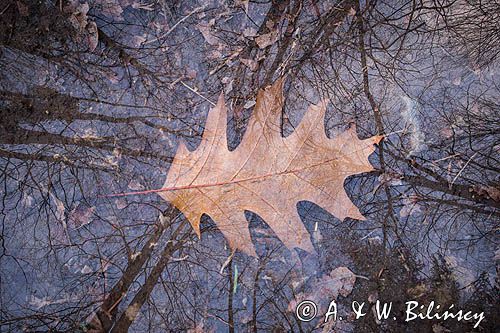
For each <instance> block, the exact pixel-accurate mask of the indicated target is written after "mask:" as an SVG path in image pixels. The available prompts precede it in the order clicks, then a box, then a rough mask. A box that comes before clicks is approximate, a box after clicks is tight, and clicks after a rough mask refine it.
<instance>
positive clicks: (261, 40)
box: [255, 30, 279, 49]
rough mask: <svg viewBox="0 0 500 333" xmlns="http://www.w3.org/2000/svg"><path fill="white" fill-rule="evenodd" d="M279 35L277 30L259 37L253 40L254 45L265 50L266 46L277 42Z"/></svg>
mask: <svg viewBox="0 0 500 333" xmlns="http://www.w3.org/2000/svg"><path fill="white" fill-rule="evenodd" d="M278 37H279V34H278V30H274V31H271V32H269V33H267V34H263V35H260V36H258V37H256V38H255V43H257V45H258V46H259V48H260V49H265V48H266V47H268V46H271V45H273V44H274V43H276V41H277V40H278Z"/></svg>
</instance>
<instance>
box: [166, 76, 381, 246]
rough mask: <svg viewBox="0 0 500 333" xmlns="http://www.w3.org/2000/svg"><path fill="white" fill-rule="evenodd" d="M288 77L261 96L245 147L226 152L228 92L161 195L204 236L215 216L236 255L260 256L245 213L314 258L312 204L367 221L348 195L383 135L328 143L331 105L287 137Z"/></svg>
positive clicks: (348, 134) (350, 134) (347, 135)
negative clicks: (303, 214) (309, 225)
mask: <svg viewBox="0 0 500 333" xmlns="http://www.w3.org/2000/svg"><path fill="white" fill-rule="evenodd" d="M282 90H283V79H280V80H278V81H277V82H276V83H275V84H273V85H272V86H270V87H268V88H266V89H263V90H260V91H259V93H258V95H257V99H256V105H255V108H254V110H253V114H252V117H251V119H250V120H249V123H248V128H247V130H246V133H245V135H244V137H243V139H242V141H241V143H240V145H239V146H238V147H237V148H236V149H235V150H234V151H229V149H228V146H227V137H226V128H227V109H226V106H225V103H224V96H223V95H222V94H221V96H220V97H219V101H218V103H217V105H216V106H215V107H214V108H213V109H212V110H211V111H210V112H209V114H208V118H207V122H206V125H205V131H204V133H203V137H202V141H201V143H200V145H199V147H198V148H197V149H196V150H195V151H189V150H188V149H187V148H186V145H185V144H184V143H181V144H180V145H179V148H178V150H177V153H176V156H175V158H174V161H173V163H172V165H171V167H170V171H169V173H168V176H167V179H166V181H165V185H164V187H163V188H162V189H161V192H159V195H160V196H161V197H162V198H163V199H165V200H167V201H169V202H171V203H172V204H173V205H175V206H176V207H177V208H178V209H179V210H180V211H182V212H183V213H184V215H185V216H186V218H187V219H188V220H189V222H190V223H191V225H192V226H193V228H194V230H195V231H196V233H197V234H198V236H200V218H201V216H202V214H204V213H206V214H207V215H209V216H210V217H211V218H212V219H213V220H214V222H215V223H216V224H217V226H218V227H219V229H220V231H221V232H222V233H223V234H224V236H225V237H226V239H227V240H228V243H229V245H230V247H231V248H232V249H233V250H242V251H244V252H245V253H247V254H249V255H253V256H255V255H256V254H255V249H254V246H253V244H252V241H251V238H250V232H249V229H248V222H247V220H246V218H245V214H244V212H245V210H248V211H252V212H254V213H257V214H258V215H260V216H261V217H262V218H263V219H264V220H265V221H266V222H267V224H268V225H269V226H270V227H271V228H272V229H273V230H274V232H275V233H276V235H277V236H278V238H279V239H280V240H281V241H283V243H284V244H285V245H286V246H287V247H288V248H289V249H293V248H295V247H298V248H301V249H303V250H306V251H309V252H314V249H313V246H312V244H311V240H310V236H309V234H308V232H307V230H306V229H305V227H304V225H303V224H302V223H301V220H300V217H299V215H298V213H297V209H296V204H297V202H298V201H301V200H307V201H312V202H315V203H316V204H318V205H319V206H321V207H323V208H325V209H326V210H328V211H329V212H331V213H332V214H333V215H335V216H336V217H338V218H339V219H342V220H343V219H344V218H347V217H351V218H355V219H361V220H362V219H364V217H363V216H362V215H361V213H360V212H359V210H358V208H357V207H356V206H354V204H353V203H352V202H351V200H350V199H349V197H348V196H347V194H346V192H345V190H344V181H345V179H346V178H347V177H349V176H351V175H354V174H359V173H363V172H368V171H372V170H373V167H372V165H371V164H370V162H369V161H368V156H369V155H370V154H371V153H372V152H373V151H374V149H375V148H374V146H373V144H374V143H378V142H379V141H380V140H381V137H378V136H377V137H372V138H369V139H366V140H360V139H359V138H358V136H357V134H356V130H355V128H354V127H352V128H351V129H349V130H347V131H345V132H344V133H342V134H340V135H338V136H337V137H335V138H332V139H329V138H328V137H327V136H326V134H325V130H324V125H323V121H324V116H325V110H326V105H327V102H326V101H322V102H320V103H319V104H317V105H312V106H310V107H309V110H308V111H307V112H306V114H305V115H304V117H303V119H302V121H301V122H300V124H299V125H298V126H297V128H296V129H295V131H294V132H293V133H292V134H291V135H289V136H288V137H286V138H283V137H282V136H281V134H280V133H281V132H280V117H281V110H282V107H283V93H282Z"/></svg>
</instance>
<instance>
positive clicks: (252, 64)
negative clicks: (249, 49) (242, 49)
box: [240, 58, 259, 72]
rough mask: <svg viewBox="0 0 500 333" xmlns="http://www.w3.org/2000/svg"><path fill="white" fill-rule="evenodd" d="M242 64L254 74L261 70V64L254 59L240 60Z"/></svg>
mask: <svg viewBox="0 0 500 333" xmlns="http://www.w3.org/2000/svg"><path fill="white" fill-rule="evenodd" d="M240 61H241V63H242V64H243V65H245V66H247V67H248V68H249V69H250V70H251V71H252V72H255V71H256V70H257V68H259V63H258V62H257V61H255V60H253V59H243V58H241V59H240Z"/></svg>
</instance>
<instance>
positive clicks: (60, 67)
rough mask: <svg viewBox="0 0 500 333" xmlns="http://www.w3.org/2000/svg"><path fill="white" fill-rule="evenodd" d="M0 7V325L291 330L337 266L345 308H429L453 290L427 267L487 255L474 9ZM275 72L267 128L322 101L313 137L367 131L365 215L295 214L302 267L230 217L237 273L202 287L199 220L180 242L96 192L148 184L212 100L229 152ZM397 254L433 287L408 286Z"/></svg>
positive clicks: (212, 264) (490, 212) (264, 234)
mask: <svg viewBox="0 0 500 333" xmlns="http://www.w3.org/2000/svg"><path fill="white" fill-rule="evenodd" d="M4 2H5V3H2V4H1V5H0V36H2V37H1V41H0V73H2V75H1V78H0V117H1V119H2V121H1V123H0V161H1V162H0V169H1V170H2V171H1V172H0V185H1V186H2V191H1V199H2V204H1V205H0V207H1V211H0V212H1V216H2V229H1V230H2V231H1V234H0V244H1V246H0V248H1V249H2V250H1V254H0V265H1V266H2V273H1V274H2V280H1V282H0V288H1V289H2V296H1V304H0V305H1V306H0V308H1V315H0V316H1V318H0V324H4V325H6V327H8V328H7V330H11V331H14V330H19V329H27V330H32V331H35V330H57V331H75V330H81V331H92V329H93V330H95V331H101V332H102V331H114V332H125V331H127V330H129V329H130V330H137V331H155V332H159V331H169V330H171V331H183V330H187V329H189V328H196V329H197V330H198V331H201V330H210V328H213V329H214V330H222V329H228V330H229V331H238V330H242V329H245V328H248V329H249V330H253V331H254V332H256V331H259V330H263V331H272V330H273V329H274V330H276V331H279V330H281V331H308V330H310V329H311V327H310V326H307V325H305V324H304V323H300V322H298V321H297V319H296V318H295V317H294V316H293V313H292V312H290V311H288V307H289V305H290V304H292V302H293V301H294V300H295V299H296V298H298V297H300V296H301V293H302V294H303V293H306V291H307V288H310V287H311V284H313V283H312V282H311V281H313V280H314V276H315V274H316V275H321V274H322V273H324V272H326V271H328V270H331V269H332V268H334V266H338V265H340V263H341V262H342V263H349V264H350V265H352V266H353V267H355V268H356V269H357V270H358V273H359V274H360V275H362V276H364V275H366V277H368V278H369V280H364V279H361V280H360V282H358V283H360V284H362V286H361V288H359V289H360V290H357V291H356V293H357V294H356V297H362V298H367V297H368V296H369V295H368V293H370V292H378V293H379V294H380V295H381V296H384V297H389V298H391V297H394V298H399V299H400V300H403V299H405V298H412V297H417V296H416V295H420V294H421V295H420V296H419V297H422V298H425V299H432V297H438V296H443V295H445V296H446V297H443V298H446V299H447V300H448V301H449V300H452V299H453V300H456V296H457V295H455V294H457V290H458V289H459V288H458V287H457V285H456V283H455V282H453V281H452V279H454V278H456V277H452V276H453V274H452V273H451V272H448V270H449V267H445V266H446V265H449V262H450V260H449V258H448V262H447V261H446V258H447V257H449V254H450V252H452V253H454V252H455V251H456V253H461V252H460V251H467V252H468V253H472V254H473V255H474V256H476V257H478V256H485V257H486V256H487V257H488V258H490V257H492V256H491V247H492V246H494V240H495V236H496V232H497V230H498V217H499V215H500V213H499V211H498V209H499V208H500V197H499V193H500V192H499V179H498V171H499V168H498V165H499V163H498V162H499V157H498V138H499V134H500V133H499V131H498V128H499V126H498V125H499V124H498V119H500V118H499V110H500V109H499V105H498V102H497V100H498V95H499V93H500V92H499V90H498V85H497V83H496V82H495V79H494V78H495V70H497V67H498V63H497V61H498V49H499V45H498V41H496V40H495V38H494V37H495V36H496V35H497V33H496V32H497V31H498V19H497V17H498V14H499V8H498V6H497V5H495V4H493V2H491V3H490V2H489V3H487V4H482V3H479V2H474V1H464V2H462V3H460V4H456V3H455V2H446V1H445V2H440V3H439V4H438V3H436V2H424V3H414V2H406V3H401V4H399V5H398V6H395V5H394V2H392V1H377V2H359V1H302V0H290V1H274V0H273V1H270V2H269V3H261V2H258V1H256V2H246V1H235V2H234V4H233V3H232V2H231V4H229V3H224V4H220V5H214V6H212V7H209V6H206V5H204V3H202V2H200V3H198V2H196V1H187V2H182V3H181V2H168V3H167V2H165V1H154V2H151V3H146V2H140V3H139V2H134V1H111V0H95V1H59V0H57V1H55V0H54V1H44V2H29V1H25V0H15V1H14V0H8V1H4ZM246 5H248V6H249V7H248V9H247V8H246ZM457 64H459V65H461V67H460V68H459V69H453V68H454V67H456V65H457ZM452 65H453V66H452ZM44 73H46V74H44ZM44 75H45V76H47V78H46V79H39V77H44ZM281 75H287V85H286V87H285V89H286V93H285V97H286V108H285V110H283V124H282V125H283V126H282V131H283V134H285V135H286V134H288V133H289V132H290V131H291V130H293V126H294V125H295V124H297V122H298V121H299V120H300V117H301V114H299V113H298V110H302V109H303V107H302V104H308V103H309V102H311V101H312V102H315V101H317V100H318V99H319V97H322V98H329V99H330V101H331V108H332V110H330V111H329V113H328V115H327V119H326V121H325V122H326V127H327V128H328V131H329V132H330V133H329V134H331V133H332V132H334V131H336V130H337V129H343V128H345V127H346V126H348V124H350V123H356V125H357V128H358V132H359V134H360V135H362V136H369V135H373V134H377V133H378V134H385V135H386V137H385V139H384V141H383V144H381V145H380V146H379V148H378V151H377V153H376V156H373V162H374V163H375V164H376V165H377V168H378V170H377V172H374V173H371V174H369V175H362V176H359V177H353V178H352V179H349V180H348V181H347V182H346V187H347V188H348V190H349V192H350V193H351V195H352V197H353V199H354V200H355V202H356V203H357V205H358V206H360V207H361V209H362V211H363V212H364V213H365V215H367V216H368V218H369V221H368V222H366V223H365V224H363V225H362V226H360V225H359V224H355V223H351V222H350V221H346V222H344V224H338V223H337V222H338V221H337V222H336V221H335V220H334V219H333V218H332V217H331V216H325V215H324V214H323V213H322V212H321V211H320V210H318V209H317V207H314V206H307V207H308V208H302V213H303V216H304V220H305V221H306V222H307V223H309V224H310V223H312V224H313V225H314V224H315V223H317V222H318V221H319V222H320V223H319V227H318V228H315V230H314V231H312V232H311V233H312V234H313V238H314V244H315V245H316V246H318V249H319V251H318V252H319V253H320V255H319V257H318V258H316V259H315V260H316V261H317V263H316V264H317V265H318V266H319V267H316V268H311V267H310V266H313V265H312V264H311V263H310V262H308V260H310V261H314V260H312V259H311V257H310V256H307V255H302V254H300V255H294V254H291V253H290V252H288V251H286V250H285V249H284V248H283V247H282V246H281V244H279V242H278V241H277V240H276V238H275V237H274V236H273V234H272V233H271V232H269V229H267V228H266V226H265V225H262V224H259V223H262V222H261V221H260V220H259V218H258V217H256V216H251V218H250V220H251V222H252V230H254V231H255V233H254V235H253V236H254V238H255V242H256V244H257V248H258V252H259V255H260V258H259V262H258V263H256V262H255V261H252V259H249V258H246V257H243V256H240V255H238V254H237V255H236V256H235V257H234V258H232V261H231V260H230V261H228V262H229V266H228V267H227V268H226V269H224V270H222V272H221V270H220V267H221V265H223V263H224V262H225V261H226V259H227V256H228V253H227V250H226V249H225V248H224V241H223V239H222V238H221V236H220V233H218V232H217V230H216V229H215V227H214V226H213V225H212V224H210V220H209V219H205V220H204V222H203V226H204V227H203V228H202V229H203V234H202V241H199V242H198V241H195V237H194V235H193V234H192V233H191V229H190V227H189V226H188V225H187V223H186V221H185V220H184V219H183V217H182V216H180V215H179V214H178V212H177V211H175V210H174V209H171V208H167V209H166V208H165V203H163V202H160V201H159V199H157V198H156V197H154V196H152V197H133V196H132V197H125V198H109V197H106V196H105V195H107V194H111V193H117V192H123V191H125V189H126V190H127V191H130V190H142V189H153V188H158V187H159V186H161V182H162V181H163V177H164V175H165V173H166V171H167V169H168V164H169V163H170V162H171V160H172V156H173V152H174V150H175V145H176V142H177V141H178V140H180V139H182V140H186V141H188V142H190V145H195V144H196V142H197V139H198V138H199V132H200V130H201V127H202V124H203V123H204V115H205V114H206V107H207V106H208V104H209V103H207V100H208V101H213V100H216V97H214V96H216V95H218V94H219V93H220V91H221V90H224V91H225V93H226V96H227V97H226V99H227V100H228V101H229V103H228V104H230V109H231V111H232V114H233V117H232V119H231V122H232V124H230V132H231V133H229V134H230V137H231V141H232V144H233V146H234V145H235V144H236V143H237V141H238V139H239V138H240V137H241V134H242V133H243V132H244V128H245V121H246V117H247V116H248V115H249V114H250V112H251V109H252V102H254V99H255V93H256V92H257V90H258V89H259V88H261V87H263V86H266V85H267V84H269V83H270V82H273V80H275V79H276V78H278V77H280V76H281ZM127 188H128V189H127ZM302 213H301V214H302ZM158 216H160V217H159V218H158ZM249 216H250V215H249ZM311 221H312V222H311ZM254 224H255V225H259V226H258V227H255V228H254ZM311 229H313V228H312V227H311ZM316 229H318V230H316ZM254 231H252V232H254ZM321 234H323V237H321ZM339 235H341V236H342V237H341V236H339ZM379 236H380V237H381V238H382V240H381V241H380V242H379V241H378V237H379ZM339 244H340V245H339ZM339 256H341V259H338V257H339ZM372 256H373V257H374V258H376V259H375V261H376V264H373V263H371V262H367V258H370V257H372ZM457 256H458V254H457ZM436 258H437V259H436ZM419 261H422V262H423V263H427V266H431V267H433V270H435V271H436V272H437V273H436V274H434V275H436V276H437V277H436V276H428V277H424V276H423V275H422V274H420V273H421V271H420V270H421V268H422V266H423V265H421V264H420V263H419ZM456 261H457V262H458V261H459V260H458V259H457V260H456ZM451 262H453V261H451ZM491 262H493V261H491V260H490V264H489V266H488V265H483V266H481V267H477V268H475V269H476V272H477V273H478V272H480V271H482V270H483V269H484V270H487V269H490V270H492V268H493V264H492V263H491ZM486 266H487V267H486ZM4 267H5V269H3V268H4ZM468 269H469V270H471V268H468ZM353 270H354V268H353ZM316 271H317V272H316ZM422 271H425V270H422ZM477 275H479V274H477ZM443 276H449V278H447V279H448V280H447V281H441V280H439V279H443ZM458 280H459V279H458ZM490 280H491V279H490ZM21 281H22V282H21ZM450 281H452V282H450ZM488 281H489V280H488V278H487V277H486V278H485V277H484V276H483V277H481V278H480V277H477V280H476V281H470V279H469V280H467V286H462V285H461V286H460V287H461V288H462V290H467V289H468V288H475V289H474V290H476V291H477V293H478V294H480V295H482V296H481V297H483V298H482V299H481V300H482V301H483V303H484V304H491V309H493V310H491V309H490V311H494V304H493V302H491V300H490V295H491V293H492V290H493V292H494V290H495V289H494V288H491V286H490V285H489V284H488ZM458 282H460V283H461V281H458ZM391 283H393V284H394V285H398V286H399V285H401V286H402V285H404V287H402V288H400V289H401V290H397V291H396V290H394V288H391ZM438 285H439V286H441V287H439V286H438ZM428 286H431V287H428ZM426 288H427V289H426ZM9 289H12V290H15V291H16V292H12V293H11V292H10V291H9ZM417 289H418V290H417ZM4 290H5V291H6V292H3V291H4ZM34 290H39V293H38V294H37V293H35V292H34ZM415 290H417V291H418V292H417V291H415ZM479 291H481V292H479ZM16 293H19V295H22V296H19V295H16ZM47 295H50V297H49V296H47ZM450 295H452V296H453V297H451V296H450ZM25 296H26V297H25ZM23 297H24V298H23ZM471 304H472V303H471ZM488 306H490V305H488ZM492 313H494V312H492ZM355 324H356V323H350V324H349V325H353V326H352V327H351V328H353V327H354V325H355ZM357 325H358V328H359V329H360V330H372V331H373V330H376V329H379V328H380V326H379V325H378V324H377V323H375V322H373V321H371V322H370V321H369V320H368V319H367V320H366V321H364V322H359V323H358V324H357ZM391 325H394V326H391ZM398 325H399V324H398V323H391V324H390V325H389V326H388V328H387V329H388V330H389V329H393V330H395V331H397V330H401V329H402V328H401V327H400V326H398ZM450 325H451V324H450ZM485 325H489V324H488V323H487V324H485ZM489 327H490V326H485V328H484V329H485V330H487V329H488V328H489ZM448 328H450V329H451V328H453V329H455V328H456V327H452V326H450V327H448ZM354 329H355V328H354ZM418 329H421V330H422V329H428V330H430V329H432V327H430V326H429V327H425V328H421V327H415V330H418Z"/></svg>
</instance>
